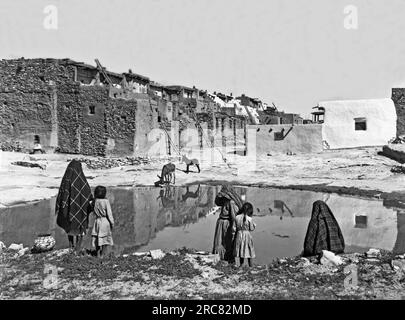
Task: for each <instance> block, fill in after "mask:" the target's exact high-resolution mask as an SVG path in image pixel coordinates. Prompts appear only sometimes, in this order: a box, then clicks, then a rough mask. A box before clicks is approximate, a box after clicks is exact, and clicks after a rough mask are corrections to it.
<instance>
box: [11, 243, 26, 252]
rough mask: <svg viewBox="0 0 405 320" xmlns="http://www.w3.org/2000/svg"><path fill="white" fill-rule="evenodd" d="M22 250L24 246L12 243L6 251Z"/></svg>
mask: <svg viewBox="0 0 405 320" xmlns="http://www.w3.org/2000/svg"><path fill="white" fill-rule="evenodd" d="M23 249H24V245H23V244H22V243H20V244H16V243H12V244H10V246H9V247H8V250H14V251H20V250H23Z"/></svg>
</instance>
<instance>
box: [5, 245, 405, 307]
mask: <svg viewBox="0 0 405 320" xmlns="http://www.w3.org/2000/svg"><path fill="white" fill-rule="evenodd" d="M342 257H343V260H344V264H343V265H340V266H334V265H331V266H329V265H322V264H319V263H317V260H316V258H312V259H311V260H306V259H302V258H299V257H295V258H284V259H277V260H276V261H274V263H272V264H269V265H266V266H255V267H253V268H248V267H242V268H238V267H235V266H233V265H229V264H227V263H223V262H219V263H218V262H217V261H216V259H212V255H204V254H201V253H199V254H197V253H196V252H193V251H192V250H190V249H181V250H178V251H175V252H168V253H166V255H165V256H164V257H163V258H161V259H152V257H150V256H148V255H145V256H135V255H124V256H122V257H108V258H103V259H100V258H96V257H92V256H77V255H74V254H72V253H69V252H68V250H60V251H55V252H52V253H48V254H46V253H43V254H27V255H25V256H22V257H20V258H14V257H13V253H10V252H6V253H3V254H2V260H3V263H2V266H3V274H2V280H1V292H0V299H74V300H82V299H85V300H91V299H97V300H99V299H195V300H202V299H204V300H206V299H247V300H248V299H332V300H336V299H405V269H404V268H403V266H404V265H405V263H404V262H405V260H403V259H402V260H401V259H399V260H395V261H396V262H397V264H399V265H400V266H401V267H402V269H400V268H398V267H396V268H394V267H393V264H392V258H393V256H391V254H390V253H386V252H385V253H384V252H383V253H382V255H381V256H380V257H379V258H378V259H368V258H366V257H365V256H363V255H360V254H347V255H342ZM348 266H349V267H348ZM350 268H352V270H355V271H354V272H355V273H356V275H357V277H356V279H357V283H356V282H351V283H349V282H347V280H345V279H346V278H348V276H349V274H351V275H354V273H350V271H348V270H349V269H350ZM353 268H354V269H353ZM348 283H349V285H348Z"/></svg>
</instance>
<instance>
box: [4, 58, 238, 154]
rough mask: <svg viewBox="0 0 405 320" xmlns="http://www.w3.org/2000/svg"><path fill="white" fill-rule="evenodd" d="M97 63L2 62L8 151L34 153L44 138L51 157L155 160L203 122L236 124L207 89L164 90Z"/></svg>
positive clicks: (154, 84)
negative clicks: (59, 154) (155, 152)
mask: <svg viewBox="0 0 405 320" xmlns="http://www.w3.org/2000/svg"><path fill="white" fill-rule="evenodd" d="M96 62H97V64H98V65H97V67H95V66H91V65H88V64H85V63H81V62H76V61H73V60H70V59H24V58H21V59H14V60H1V61H0V148H1V150H17V151H28V150H30V149H32V147H33V144H34V141H38V140H39V141H40V144H41V145H42V147H43V148H44V149H45V150H46V151H47V152H54V151H58V152H63V153H73V154H84V155H95V156H108V155H112V156H138V155H152V154H151V152H152V153H153V150H154V149H158V148H157V146H158V147H159V146H161V145H163V146H164V149H165V150H164V152H167V153H169V154H170V153H173V150H171V148H170V144H169V140H170V138H169V137H170V135H171V134H173V136H177V139H178V140H179V141H180V142H181V141H182V140H187V139H186V138H187V137H182V136H181V132H182V131H184V130H185V129H187V128H188V127H193V128H194V129H196V127H197V126H196V123H197V122H198V123H199V122H200V121H201V122H204V123H205V127H208V129H211V130H213V127H214V126H215V123H218V121H219V122H220V123H221V122H222V123H227V121H226V122H224V121H225V119H231V118H230V117H229V116H226V115H223V114H219V113H218V114H217V115H216V116H215V115H214V111H215V110H216V106H217V104H216V103H214V102H213V101H212V99H211V98H210V97H209V96H208V94H207V92H206V91H202V90H198V89H196V88H195V87H193V88H188V87H184V86H162V85H160V84H158V83H155V82H152V81H150V79H149V78H147V77H145V76H142V75H138V74H135V73H133V72H132V71H131V70H130V71H129V72H127V73H122V74H118V73H114V72H110V71H108V70H106V69H105V68H103V67H102V66H101V65H100V64H99V62H98V60H97V61H96ZM215 117H217V118H215ZM215 120H216V121H215ZM176 121H177V122H178V125H177V126H173V127H174V128H176V130H178V132H176V133H168V132H167V130H166V129H165V128H169V131H170V130H171V129H170V128H171V123H172V122H176ZM245 123H246V119H245V118H244V117H238V116H234V117H232V124H231V125H232V126H238V127H243V128H244V127H245ZM223 127H224V129H226V126H224V125H223ZM154 129H155V130H154ZM162 129H163V130H162ZM156 130H160V132H163V133H164V134H163V136H162V135H156ZM200 131H201V130H200ZM222 131H223V133H224V135H225V134H229V133H228V132H227V131H226V130H222ZM166 134H167V135H166ZM211 135H212V134H211ZM222 138H224V139H226V137H222ZM222 138H221V139H220V140H222ZM230 138H232V137H230ZM159 139H163V140H164V141H163V140H162V141H160V142H159V141H157V140H159ZM199 140H201V141H202V133H201V132H200V134H199ZM228 140H232V139H228ZM158 151H159V150H158ZM158 153H159V154H161V150H160V151H159V152H158Z"/></svg>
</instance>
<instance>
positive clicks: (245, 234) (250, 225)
mask: <svg viewBox="0 0 405 320" xmlns="http://www.w3.org/2000/svg"><path fill="white" fill-rule="evenodd" d="M252 215H253V206H252V204H251V203H249V202H245V203H244V204H243V206H242V208H241V209H240V211H239V213H238V215H237V216H236V218H235V222H234V224H233V228H234V231H236V235H235V245H234V257H235V258H239V260H240V266H242V265H243V263H244V261H245V259H247V260H248V263H249V266H250V267H252V266H253V259H254V258H255V257H256V254H255V248H254V245H253V238H252V235H251V234H250V231H253V230H254V229H255V228H256V224H255V223H254V222H253V220H252Z"/></svg>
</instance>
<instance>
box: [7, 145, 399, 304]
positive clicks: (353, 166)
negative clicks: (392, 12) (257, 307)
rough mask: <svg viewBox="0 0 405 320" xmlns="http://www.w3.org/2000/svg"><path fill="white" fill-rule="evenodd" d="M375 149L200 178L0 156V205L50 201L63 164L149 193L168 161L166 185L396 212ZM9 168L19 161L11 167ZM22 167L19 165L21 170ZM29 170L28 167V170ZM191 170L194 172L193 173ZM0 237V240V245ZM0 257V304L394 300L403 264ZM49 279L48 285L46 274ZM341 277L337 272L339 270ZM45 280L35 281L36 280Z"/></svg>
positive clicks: (119, 164)
mask: <svg viewBox="0 0 405 320" xmlns="http://www.w3.org/2000/svg"><path fill="white" fill-rule="evenodd" d="M381 149H382V148H364V149H356V150H339V151H326V152H323V153H320V154H305V155H267V156H261V157H258V158H256V159H249V160H247V159H246V158H244V157H241V156H233V157H227V158H228V160H227V162H226V163H225V162H224V161H222V159H221V158H220V157H217V158H216V159H215V160H214V161H204V160H201V168H202V171H201V173H199V174H197V173H196V172H191V173H189V174H186V173H185V172H184V171H182V170H184V169H185V164H181V163H180V162H179V161H178V159H175V158H172V159H148V158H122V159H108V160H103V159H97V158H94V157H85V158H84V157H82V156H78V157H77V156H74V155H61V154H46V155H35V156H28V155H25V154H21V153H13V152H1V153H0V207H6V206H11V205H15V204H18V203H23V202H27V201H33V200H39V199H46V198H50V197H52V196H55V195H56V194H57V191H58V187H59V185H60V182H61V178H62V176H63V174H64V171H65V169H66V166H67V164H68V161H69V160H70V159H73V158H76V157H77V158H82V161H83V163H84V165H83V167H84V172H85V174H86V176H87V178H88V181H89V183H90V185H91V186H93V187H95V186H96V185H99V184H103V185H106V186H151V185H154V182H155V181H157V177H156V175H157V174H160V170H161V167H162V165H163V164H164V163H167V162H168V161H169V160H171V161H173V162H174V163H175V164H176V167H177V169H178V170H177V171H176V185H187V184H192V183H205V184H217V183H222V182H228V183H232V184H236V185H245V186H261V187H266V186H269V187H270V186H271V187H279V188H294V189H305V190H315V191H322V192H325V191H326V192H337V193H346V194H353V195H359V196H368V197H377V198H381V199H384V201H388V202H391V203H392V204H393V205H394V206H403V205H405V192H404V191H403V189H402V186H403V185H404V182H405V176H404V174H403V172H404V171H405V170H402V166H400V167H398V166H399V163H398V162H396V161H394V160H392V159H390V158H387V157H384V156H382V155H380V154H379V152H380V151H381ZM16 162H19V163H18V164H16ZM21 162H24V163H25V165H29V166H23V165H21ZM33 164H37V165H33ZM193 170H194V171H195V168H194V169H193ZM0 240H1V239H0ZM24 253H25V254H22V255H19V254H17V253H16V252H13V251H12V250H7V249H4V250H3V252H2V253H1V255H0V257H1V260H0V268H1V269H0V272H2V273H1V277H2V279H1V292H0V299H15V298H17V299H111V298H113V299H118V298H119V299H133V298H137V299H156V298H162V299H166V298H169V299H171V298H186V299H215V298H218V299H219V298H221V299H228V298H231V299H403V298H404V295H405V290H404V289H405V276H404V263H403V261H404V260H403V259H399V258H395V257H394V256H393V255H392V254H391V253H389V252H382V253H381V255H379V256H378V257H373V258H367V257H366V256H362V255H359V254H350V255H343V256H342V257H343V260H344V264H343V265H339V266H335V265H332V266H327V265H323V264H319V263H317V261H315V260H312V261H308V260H305V259H301V258H300V257H294V258H282V259H278V260H277V261H275V262H274V263H273V264H271V265H267V266H256V267H254V268H252V269H247V270H245V269H243V268H235V267H233V266H229V265H227V264H223V263H216V258H215V257H212V256H210V255H205V254H201V253H196V252H194V251H193V250H192V249H184V250H180V251H177V252H171V253H166V255H165V256H164V257H163V258H161V259H154V258H152V257H151V256H149V255H144V256H137V255H126V256H121V257H109V258H105V259H97V258H95V257H92V256H76V255H73V254H71V253H68V252H67V251H66V250H65V251H63V250H62V251H55V252H51V253H44V254H29V253H26V252H24ZM348 265H352V266H353V265H355V267H356V270H357V274H358V287H357V288H350V286H349V288H348V287H347V286H346V287H345V279H346V278H347V273H345V268H346V267H347V266H348ZM52 270H54V272H57V282H56V284H55V283H54V282H53V281H52V278H49V272H51V273H52ZM346 271H347V269H346ZM44 281H45V282H44Z"/></svg>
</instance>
